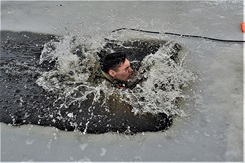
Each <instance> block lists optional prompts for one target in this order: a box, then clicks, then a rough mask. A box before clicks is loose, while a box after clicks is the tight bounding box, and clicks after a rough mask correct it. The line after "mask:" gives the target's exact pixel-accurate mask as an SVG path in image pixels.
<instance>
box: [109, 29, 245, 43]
mask: <svg viewBox="0 0 245 163" xmlns="http://www.w3.org/2000/svg"><path fill="white" fill-rule="evenodd" d="M122 30H131V31H138V32H145V33H153V34H166V35H175V36H180V37H192V38H202V39H207V40H213V41H221V42H235V43H244V42H245V41H243V40H225V39H217V38H211V37H205V36H198V35H183V34H179V33H172V32H155V31H147V30H142V29H134V28H118V29H115V30H113V31H111V33H114V32H117V31H122Z"/></svg>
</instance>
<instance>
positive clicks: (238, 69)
mask: <svg viewBox="0 0 245 163" xmlns="http://www.w3.org/2000/svg"><path fill="white" fill-rule="evenodd" d="M243 7H244V5H242V1H223V2H222V1H209V2H205V1H201V2H193V1H167V2H160V1H159V2H145V1H144V2H142V1H133V2H91V1H86V2H79V1H77V2H68V1H52V2H47V1H45V2H41V1H37V2H28V1H24V2H16V1H11V2H9V1H2V2H1V9H2V11H1V29H2V30H3V29H4V30H17V31H23V30H24V31H33V32H44V33H51V34H59V35H62V36H64V35H67V34H68V33H73V34H74V33H76V34H77V35H78V36H79V35H80V36H81V35H82V36H83V37H85V36H94V37H96V36H98V37H103V35H106V34H107V33H108V32H110V31H111V30H114V29H116V28H121V27H130V28H140V29H146V30H153V31H168V32H177V33H182V34H194V35H203V36H210V37H215V38H222V39H236V40H241V39H243V35H242V33H241V30H240V23H241V22H242V21H243ZM171 38H172V39H173V40H175V41H177V42H180V43H181V44H183V45H185V46H186V47H187V48H188V49H189V51H190V53H189V54H188V55H187V56H186V59H185V62H184V66H186V68H188V69H190V70H191V71H192V72H194V73H195V74H196V75H197V76H198V79H197V81H195V82H194V83H193V85H192V87H191V88H190V89H187V90H186V92H187V93H188V94H189V96H190V97H191V99H189V100H188V101H185V103H183V104H182V106H183V108H184V111H185V113H186V114H187V117H177V118H175V120H174V124H173V126H172V127H171V128H170V129H169V130H167V131H165V132H158V133H142V134H138V135H134V136H129V135H120V134H112V133H108V134H100V135H89V134H85V135H84V134H83V133H79V132H63V131H59V130H56V129H54V128H50V127H38V126H30V125H27V126H21V127H20V128H17V127H11V126H8V125H5V124H1V132H2V133H1V147H2V148H1V149H2V150H1V160H2V161H30V160H31V161H231V162H234V161H242V160H243V45H241V44H236V43H222V42H214V41H207V40H203V39H194V38H180V37H171Z"/></svg>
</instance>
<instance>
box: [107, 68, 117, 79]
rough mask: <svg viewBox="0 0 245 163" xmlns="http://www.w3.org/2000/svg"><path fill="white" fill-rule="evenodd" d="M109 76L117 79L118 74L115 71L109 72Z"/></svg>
mask: <svg viewBox="0 0 245 163" xmlns="http://www.w3.org/2000/svg"><path fill="white" fill-rule="evenodd" d="M108 73H109V75H111V76H112V77H115V75H116V72H115V71H114V70H109V72H108Z"/></svg>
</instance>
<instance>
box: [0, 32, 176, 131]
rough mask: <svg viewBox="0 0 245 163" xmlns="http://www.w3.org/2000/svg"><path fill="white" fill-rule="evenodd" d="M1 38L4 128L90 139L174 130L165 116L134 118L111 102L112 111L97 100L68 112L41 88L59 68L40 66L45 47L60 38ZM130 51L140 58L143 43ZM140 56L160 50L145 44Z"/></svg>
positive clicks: (128, 109)
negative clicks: (50, 130) (28, 127)
mask: <svg viewBox="0 0 245 163" xmlns="http://www.w3.org/2000/svg"><path fill="white" fill-rule="evenodd" d="M1 36H2V37H1V63H0V70H1V74H0V75H1V82H2V84H1V86H0V89H1V90H2V91H1V100H0V105H1V112H0V115H1V118H0V121H1V122H4V123H7V124H12V125H23V124H37V125H42V126H54V127H56V128H58V129H61V130H66V131H73V130H80V131H82V132H86V133H104V132H126V133H137V132H144V131H161V130H165V129H167V128H168V127H169V126H170V125H171V124H172V117H171V116H167V115H166V114H164V113H159V114H156V115H153V114H151V113H146V114H142V115H134V113H133V112H132V107H131V106H130V105H128V104H127V103H121V102H120V103H119V102H118V101H117V100H115V99H113V98H112V99H109V101H108V105H107V106H108V108H109V111H108V108H103V107H101V103H102V101H98V102H97V103H93V102H92V101H91V99H92V98H93V97H89V96H88V99H87V100H85V101H83V102H82V104H81V103H77V102H73V103H72V104H71V105H69V106H68V107H65V106H63V107H60V106H61V105H60V104H62V100H60V98H59V95H58V94H56V93H54V92H47V91H45V90H44V89H43V88H41V87H40V86H38V85H37V84H36V80H37V78H38V77H39V76H40V74H41V72H43V71H49V70H51V69H53V67H54V63H48V62H44V63H42V64H39V59H40V54H41V51H42V49H43V46H44V44H45V43H47V42H49V41H50V40H53V41H58V38H57V37H56V36H53V35H46V34H38V33H30V32H10V31H1ZM111 46H113V42H111V43H109V44H107V47H111ZM127 46H134V51H136V53H135V57H136V58H137V56H136V54H138V53H137V50H135V47H139V42H135V43H132V44H130V45H127ZM158 47H159V45H156V46H155V48H158ZM146 48H147V49H148V51H147V50H146ZM138 51H139V52H141V54H142V52H144V53H145V54H146V53H147V52H152V51H156V49H155V50H154V48H153V49H152V47H151V48H149V44H147V43H146V44H142V45H141V47H139V48H138ZM75 55H79V53H78V52H77V54H75ZM141 56H142V55H141Z"/></svg>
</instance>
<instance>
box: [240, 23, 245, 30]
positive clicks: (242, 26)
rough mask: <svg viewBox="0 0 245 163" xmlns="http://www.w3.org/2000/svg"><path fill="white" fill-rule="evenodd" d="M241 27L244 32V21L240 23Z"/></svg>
mask: <svg viewBox="0 0 245 163" xmlns="http://www.w3.org/2000/svg"><path fill="white" fill-rule="evenodd" d="M241 29H242V32H245V22H242V23H241Z"/></svg>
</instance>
